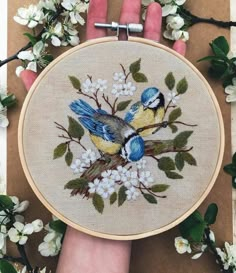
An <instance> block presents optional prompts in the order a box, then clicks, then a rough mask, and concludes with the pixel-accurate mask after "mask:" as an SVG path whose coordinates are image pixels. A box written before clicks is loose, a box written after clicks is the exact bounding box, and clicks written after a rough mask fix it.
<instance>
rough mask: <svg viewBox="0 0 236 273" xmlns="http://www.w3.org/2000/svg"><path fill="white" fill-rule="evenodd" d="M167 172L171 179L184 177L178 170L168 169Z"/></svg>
mask: <svg viewBox="0 0 236 273" xmlns="http://www.w3.org/2000/svg"><path fill="white" fill-rule="evenodd" d="M165 174H166V176H167V177H168V178H170V179H183V176H182V175H180V174H178V173H176V172H171V171H167V172H165Z"/></svg>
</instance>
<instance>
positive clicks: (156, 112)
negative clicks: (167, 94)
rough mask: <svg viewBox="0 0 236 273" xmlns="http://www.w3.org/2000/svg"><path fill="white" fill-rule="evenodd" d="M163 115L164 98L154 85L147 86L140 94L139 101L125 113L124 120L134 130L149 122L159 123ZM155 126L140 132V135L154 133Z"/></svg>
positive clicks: (149, 123)
mask: <svg viewBox="0 0 236 273" xmlns="http://www.w3.org/2000/svg"><path fill="white" fill-rule="evenodd" d="M164 116H165V98H164V95H163V94H162V93H161V92H160V90H159V89H157V88H156V87H151V88H147V89H145V90H144V91H143V93H142V95H141V101H138V102H136V103H135V104H133V105H132V106H131V107H130V110H129V112H127V113H126V115H125V118H124V120H125V121H126V122H128V123H129V124H130V125H132V126H133V127H134V128H135V129H136V130H137V129H139V128H142V127H145V126H148V125H151V124H157V123H161V122H162V121H163V118H164ZM156 131H157V128H151V129H146V130H144V131H143V132H140V135H141V136H149V135H151V134H154V133H155V132H156Z"/></svg>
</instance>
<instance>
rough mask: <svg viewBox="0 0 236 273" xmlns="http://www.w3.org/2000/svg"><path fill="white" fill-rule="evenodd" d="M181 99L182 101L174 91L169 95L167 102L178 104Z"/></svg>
mask: <svg viewBox="0 0 236 273" xmlns="http://www.w3.org/2000/svg"><path fill="white" fill-rule="evenodd" d="M179 99H180V96H179V95H178V94H177V93H176V92H174V91H172V92H170V93H168V95H167V100H168V101H171V102H172V103H173V104H177V101H178V100H179Z"/></svg>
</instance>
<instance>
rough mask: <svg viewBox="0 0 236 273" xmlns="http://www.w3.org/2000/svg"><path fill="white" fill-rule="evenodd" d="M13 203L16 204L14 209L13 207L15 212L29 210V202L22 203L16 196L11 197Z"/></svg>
mask: <svg viewBox="0 0 236 273" xmlns="http://www.w3.org/2000/svg"><path fill="white" fill-rule="evenodd" d="M10 198H11V200H12V202H13V203H14V207H13V212H15V213H16V212H18V213H21V212H24V211H25V210H27V208H28V207H29V201H28V200H25V201H22V202H20V201H19V198H18V197H16V196H10Z"/></svg>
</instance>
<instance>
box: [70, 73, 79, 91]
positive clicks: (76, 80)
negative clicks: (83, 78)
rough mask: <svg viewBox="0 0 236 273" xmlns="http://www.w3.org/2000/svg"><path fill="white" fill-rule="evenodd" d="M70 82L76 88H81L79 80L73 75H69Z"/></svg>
mask: <svg viewBox="0 0 236 273" xmlns="http://www.w3.org/2000/svg"><path fill="white" fill-rule="evenodd" d="M69 79H70V82H71V83H72V85H73V87H74V88H75V89H76V90H80V89H81V83H80V80H79V79H78V78H76V77H75V76H69Z"/></svg>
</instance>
